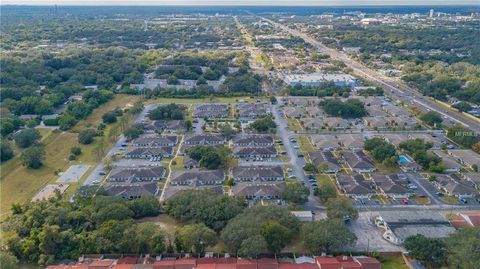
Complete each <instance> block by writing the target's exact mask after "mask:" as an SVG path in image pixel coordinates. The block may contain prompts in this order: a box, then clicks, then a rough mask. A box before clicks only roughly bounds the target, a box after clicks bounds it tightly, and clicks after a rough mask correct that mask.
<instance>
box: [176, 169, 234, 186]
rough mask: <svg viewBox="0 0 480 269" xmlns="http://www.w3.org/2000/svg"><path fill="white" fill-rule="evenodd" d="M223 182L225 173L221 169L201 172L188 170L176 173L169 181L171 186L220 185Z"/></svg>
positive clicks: (199, 170)
mask: <svg viewBox="0 0 480 269" xmlns="http://www.w3.org/2000/svg"><path fill="white" fill-rule="evenodd" d="M224 180H225V172H224V171H223V170H222V169H217V170H202V169H190V170H184V171H176V172H174V173H173V176H172V178H171V180H170V184H171V185H174V186H175V185H187V186H201V185H221V184H223V181H224Z"/></svg>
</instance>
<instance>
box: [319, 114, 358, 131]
mask: <svg viewBox="0 0 480 269" xmlns="http://www.w3.org/2000/svg"><path fill="white" fill-rule="evenodd" d="M323 123H324V125H325V128H329V129H335V130H345V129H349V128H350V127H351V124H350V122H349V121H348V120H346V119H343V118H340V117H325V118H323Z"/></svg>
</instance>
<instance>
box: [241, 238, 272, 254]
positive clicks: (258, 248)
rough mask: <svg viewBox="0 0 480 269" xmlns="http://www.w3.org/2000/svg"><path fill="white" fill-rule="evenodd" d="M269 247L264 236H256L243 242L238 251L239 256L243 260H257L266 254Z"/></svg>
mask: <svg viewBox="0 0 480 269" xmlns="http://www.w3.org/2000/svg"><path fill="white" fill-rule="evenodd" d="M267 247H268V245H267V242H266V241H265V239H264V238H263V236H261V235H254V236H252V237H249V238H247V239H245V240H244V241H243V242H242V244H241V246H240V249H239V250H238V255H239V256H240V257H242V258H249V259H255V258H257V256H258V254H261V253H264V252H266V251H267Z"/></svg>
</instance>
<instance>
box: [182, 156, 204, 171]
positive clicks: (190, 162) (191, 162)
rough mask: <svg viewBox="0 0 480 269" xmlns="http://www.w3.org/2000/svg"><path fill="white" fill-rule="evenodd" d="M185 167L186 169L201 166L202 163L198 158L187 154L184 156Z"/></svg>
mask: <svg viewBox="0 0 480 269" xmlns="http://www.w3.org/2000/svg"><path fill="white" fill-rule="evenodd" d="M183 167H184V168H186V169H192V168H199V167H200V164H199V163H198V161H197V160H194V159H192V158H190V156H188V155H186V156H185V157H184V158H183Z"/></svg>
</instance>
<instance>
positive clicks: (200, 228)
mask: <svg viewBox="0 0 480 269" xmlns="http://www.w3.org/2000/svg"><path fill="white" fill-rule="evenodd" d="M175 240H176V241H178V244H179V245H181V247H182V249H183V251H185V252H194V253H198V254H203V253H204V252H205V248H206V247H208V246H214V245H215V244H216V243H217V234H216V233H215V231H213V230H212V229H210V228H208V227H207V226H205V224H203V223H199V224H190V225H185V226H183V227H181V228H180V229H178V230H177V231H176V232H175Z"/></svg>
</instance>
